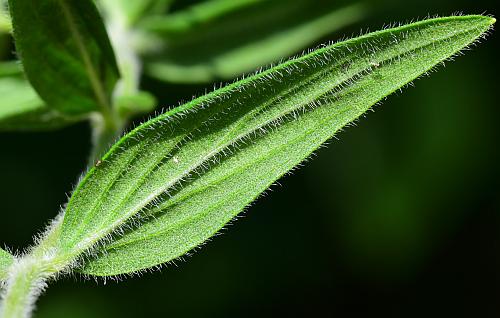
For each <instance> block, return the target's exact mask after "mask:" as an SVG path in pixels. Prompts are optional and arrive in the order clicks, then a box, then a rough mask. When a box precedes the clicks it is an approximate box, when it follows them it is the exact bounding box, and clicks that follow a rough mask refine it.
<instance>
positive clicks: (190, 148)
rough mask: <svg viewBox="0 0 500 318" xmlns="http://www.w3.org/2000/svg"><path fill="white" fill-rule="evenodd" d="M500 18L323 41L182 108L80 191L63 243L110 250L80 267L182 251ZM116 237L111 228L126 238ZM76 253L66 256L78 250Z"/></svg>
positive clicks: (107, 267)
mask: <svg viewBox="0 0 500 318" xmlns="http://www.w3.org/2000/svg"><path fill="white" fill-rule="evenodd" d="M492 23H494V19H492V18H489V17H484V16H458V17H447V18H438V19H430V20H426V21H422V22H418V23H413V24H409V25H405V26H401V27H397V28H393V29H388V30H383V31H379V32H375V33H371V34H367V35H364V36H361V37H358V38H355V39H351V40H348V41H345V42H341V43H337V44H334V45H330V46H326V47H323V48H320V49H318V50H316V51H314V52H312V53H310V54H308V55H305V56H303V57H300V58H297V59H294V60H290V61H288V62H286V63H283V64H281V65H278V66H276V67H273V68H270V69H268V70H266V71H264V72H261V73H259V74H256V75H254V76H251V77H249V78H246V79H244V80H241V81H239V82H236V83H234V84H231V85H228V86H226V87H224V88H221V89H219V90H216V91H214V92H213V93H210V94H208V95H205V96H203V97H200V98H198V99H195V100H193V101H192V102H190V103H187V104H185V105H183V106H180V107H178V108H175V109H173V110H171V111H169V112H167V113H166V114H163V115H161V116H159V117H157V118H155V119H153V120H151V121H149V122H147V123H145V124H143V125H141V126H139V127H138V128H136V129H134V130H133V131H132V132H130V133H129V134H127V135H126V136H125V137H123V138H122V139H121V140H120V141H119V142H118V143H117V144H116V145H115V146H114V147H113V148H112V149H111V150H110V151H109V152H108V153H107V154H106V155H105V157H104V158H102V160H100V161H99V162H98V163H97V164H96V166H95V167H94V168H92V169H91V170H90V171H89V172H88V174H87V175H86V176H85V178H84V179H83V180H82V181H81V182H80V184H79V185H78V186H77V188H76V190H75V192H74V194H73V195H72V197H71V199H70V201H69V203H68V206H67V208H66V212H65V215H64V219H63V223H62V225H61V228H60V237H59V239H60V243H59V244H60V247H61V248H62V249H63V250H64V251H65V253H66V254H65V255H67V256H68V255H69V256H71V257H76V256H77V255H80V254H81V253H82V252H84V251H86V250H88V249H89V248H91V247H95V246H96V245H95V244H96V242H101V243H102V247H101V248H100V249H97V251H95V252H96V253H95V254H94V257H93V258H92V259H91V260H90V261H88V262H86V263H85V267H83V269H82V271H83V272H84V273H87V274H92V275H115V274H121V273H130V272H133V271H137V270H140V269H144V268H148V267H152V266H155V265H158V264H161V263H164V262H167V261H170V260H172V259H175V258H176V257H179V256H181V255H183V254H185V253H186V252H188V251H189V250H191V249H193V248H195V247H196V246H198V245H200V244H202V243H203V242H204V241H206V240H207V239H208V238H209V237H211V236H212V235H214V234H215V233H216V232H217V231H218V230H220V229H221V228H222V227H223V226H224V224H226V223H227V222H229V221H230V220H231V219H232V218H233V217H235V215H237V214H238V213H239V212H241V211H242V210H243V209H244V208H245V206H247V205H248V204H249V203H251V202H252V201H253V200H255V199H256V198H257V197H258V196H259V195H260V194H261V193H262V192H263V191H265V190H266V189H267V188H268V187H269V186H270V185H271V184H273V182H275V181H276V180H277V179H279V178H280V177H281V176H282V175H284V174H286V173H287V172H288V171H290V170H291V169H293V168H294V167H296V166H297V165H298V164H300V163H301V162H303V161H304V160H305V159H306V158H308V156H309V155H310V154H311V153H312V152H313V151H314V150H316V149H317V148H318V147H320V146H321V145H322V144H323V143H324V142H326V141H327V140H328V139H330V138H331V137H332V136H333V135H334V134H335V133H336V132H337V131H338V130H339V129H341V128H342V127H344V126H345V125H346V124H348V123H350V122H352V121H353V120H355V119H356V118H358V117H359V116H360V115H362V114H363V113H364V112H365V111H367V110H368V109H369V108H370V107H371V106H372V105H374V104H375V103H377V102H379V101H380V100H382V99H383V98H385V97H386V96H388V95H389V94H391V93H392V92H394V91H396V90H398V89H400V88H401V87H403V86H405V85H406V84H408V83H409V82H411V81H412V80H414V79H415V78H417V77H419V76H420V75H422V74H425V73H426V72H428V71H429V70H431V69H432V68H433V67H434V66H436V65H438V64H439V63H441V62H443V61H444V60H446V59H448V58H450V57H451V56H453V55H454V54H456V53H457V52H459V51H460V50H461V49H463V48H464V47H467V46H468V45H469V44H471V43H472V42H473V41H475V40H476V39H477V38H478V37H480V36H481V35H483V34H484V32H486V31H487V30H488V29H489V28H490V27H491V25H492ZM120 231H121V232H122V233H121V234H122V235H120V236H118V237H117V238H116V237H115V238H116V239H115V240H109V241H106V240H103V238H112V237H110V234H112V233H114V234H117V235H118V234H120ZM69 256H68V257H69Z"/></svg>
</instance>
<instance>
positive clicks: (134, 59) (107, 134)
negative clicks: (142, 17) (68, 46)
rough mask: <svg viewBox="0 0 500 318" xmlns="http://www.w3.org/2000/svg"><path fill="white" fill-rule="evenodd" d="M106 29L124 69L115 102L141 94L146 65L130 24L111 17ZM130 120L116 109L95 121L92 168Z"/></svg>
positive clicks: (117, 87) (119, 63) (93, 122)
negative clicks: (123, 97) (120, 98)
mask: <svg viewBox="0 0 500 318" xmlns="http://www.w3.org/2000/svg"><path fill="white" fill-rule="evenodd" d="M107 17H108V18H107V21H106V28H107V31H108V34H109V38H110V40H111V44H112V46H113V49H114V52H115V55H116V59H117V62H118V68H119V69H120V76H121V78H120V81H119V82H118V83H117V86H116V88H115V92H114V99H115V100H116V99H118V98H119V97H120V96H124V95H132V94H135V93H137V92H138V91H139V82H140V74H141V69H142V65H141V62H140V59H139V57H138V55H137V53H136V49H135V47H134V45H133V42H134V41H133V38H134V32H133V30H131V29H130V28H129V27H128V26H127V24H126V22H125V21H124V20H123V19H122V18H120V17H119V16H117V15H113V14H108V15H107ZM127 120H128V118H122V117H120V115H119V112H118V110H117V109H116V105H114V107H112V108H111V109H110V112H102V113H101V115H96V116H94V117H93V118H92V145H93V147H92V151H91V156H90V159H89V165H93V164H95V163H96V162H97V161H98V159H99V157H100V156H102V155H103V154H104V153H105V151H106V150H108V147H109V146H110V145H111V144H112V143H113V142H114V141H116V139H117V137H119V136H120V134H121V133H122V131H123V129H124V126H125V125H126V123H127Z"/></svg>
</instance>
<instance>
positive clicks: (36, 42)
mask: <svg viewBox="0 0 500 318" xmlns="http://www.w3.org/2000/svg"><path fill="white" fill-rule="evenodd" d="M9 8H10V14H11V17H12V23H13V26H14V38H15V42H16V49H17V52H18V54H19V56H20V58H21V61H22V62H23V66H24V70H25V71H26V74H27V77H28V80H29V81H30V83H31V84H32V85H33V87H34V89H35V90H36V91H37V92H38V94H39V95H40V97H41V98H42V99H43V100H44V101H45V102H46V104H47V105H50V107H53V108H55V109H57V110H58V111H60V112H62V113H66V114H70V115H75V114H82V113H87V112H91V111H95V110H98V109H99V108H101V107H105V106H106V105H108V104H109V99H110V96H111V92H112V89H113V87H114V85H115V83H116V81H117V79H118V69H117V66H116V61H115V57H114V53H113V50H112V48H111V45H110V43H109V39H108V37H107V34H106V30H105V28H104V24H103V22H102V20H101V18H100V16H99V13H98V12H97V9H96V8H95V5H94V3H93V1H90V0H85V1H83V0H79V1H68V0H37V1H32V0H15V1H9Z"/></svg>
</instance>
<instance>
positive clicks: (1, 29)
mask: <svg viewBox="0 0 500 318" xmlns="http://www.w3.org/2000/svg"><path fill="white" fill-rule="evenodd" d="M11 31H12V22H11V21H10V16H9V12H8V10H7V1H6V0H0V34H2V33H10V32H11Z"/></svg>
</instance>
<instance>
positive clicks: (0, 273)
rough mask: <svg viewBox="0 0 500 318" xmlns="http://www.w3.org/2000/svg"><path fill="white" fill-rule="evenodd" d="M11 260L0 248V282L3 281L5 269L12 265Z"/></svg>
mask: <svg viewBox="0 0 500 318" xmlns="http://www.w3.org/2000/svg"><path fill="white" fill-rule="evenodd" d="M13 260H14V257H13V256H12V255H10V254H9V253H8V252H6V251H4V250H3V249H1V248H0V281H2V280H4V279H5V276H6V275H7V268H9V266H10V264H12V261H13Z"/></svg>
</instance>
